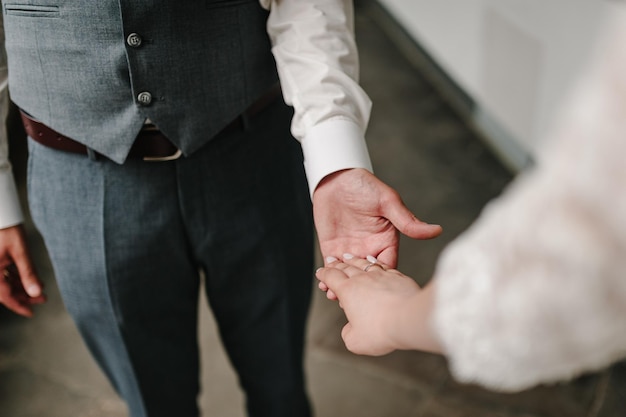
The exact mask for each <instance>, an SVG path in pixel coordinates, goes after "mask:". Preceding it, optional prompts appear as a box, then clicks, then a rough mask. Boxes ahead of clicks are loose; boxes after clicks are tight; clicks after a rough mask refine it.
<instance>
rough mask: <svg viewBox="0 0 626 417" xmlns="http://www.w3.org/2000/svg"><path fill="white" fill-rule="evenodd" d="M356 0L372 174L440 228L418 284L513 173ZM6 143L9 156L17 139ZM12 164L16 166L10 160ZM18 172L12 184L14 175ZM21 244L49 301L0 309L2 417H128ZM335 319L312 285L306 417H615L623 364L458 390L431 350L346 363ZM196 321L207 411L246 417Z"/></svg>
mask: <svg viewBox="0 0 626 417" xmlns="http://www.w3.org/2000/svg"><path fill="white" fill-rule="evenodd" d="M358 4H359V7H358V8H357V34H358V41H359V44H360V49H361V61H362V84H363V87H364V88H365V90H366V91H367V92H368V93H369V94H370V96H371V97H372V99H373V101H374V103H375V104H374V110H373V114H372V121H371V124H370V129H369V132H368V142H369V146H370V151H371V154H372V158H373V162H374V166H375V170H376V173H377V175H378V176H379V177H380V178H381V179H383V180H384V181H386V182H387V183H389V184H390V185H392V186H393V187H395V188H396V189H397V190H398V191H399V192H400V193H401V194H402V195H403V197H404V199H405V202H406V203H407V205H408V206H409V207H410V208H411V209H412V210H414V212H415V213H416V214H417V215H418V217H420V218H422V219H424V220H426V221H429V222H434V223H440V224H442V225H443V226H444V228H445V233H444V235H443V236H442V237H440V238H438V239H436V240H433V241H427V242H414V241H408V240H404V241H403V246H402V249H401V254H400V256H401V260H400V269H401V270H403V271H404V272H406V273H408V274H409V275H411V276H413V277H415V278H416V279H417V280H418V281H419V282H422V283H423V282H425V281H427V280H428V279H429V277H430V275H431V273H432V270H433V267H434V263H435V260H436V256H437V254H438V253H439V252H440V251H441V249H442V248H443V247H444V246H445V244H446V243H447V242H449V241H450V240H452V239H453V238H454V237H455V236H456V235H458V233H460V232H461V231H462V230H463V229H465V228H466V227H467V226H468V225H469V224H470V223H471V221H472V220H473V219H474V218H475V217H476V215H477V214H478V213H479V212H480V210H481V208H482V207H483V206H484V204H485V203H486V202H487V201H488V200H489V199H491V198H493V197H494V196H496V195H497V194H498V193H499V192H500V191H501V190H502V188H503V187H504V186H505V185H506V184H507V183H508V182H509V181H510V179H511V175H510V174H509V173H508V172H507V171H506V170H505V169H504V168H503V167H502V166H501V165H500V164H499V163H498V161H497V160H495V158H494V157H493V156H492V154H491V153H490V152H489V150H488V149H486V148H485V146H484V145H483V144H482V143H481V141H480V140H479V139H478V137H477V135H476V134H475V133H474V132H473V131H472V130H471V129H469V128H468V127H467V125H466V124H465V123H464V122H463V121H462V120H461V119H460V118H459V117H458V116H457V115H456V114H455V113H454V112H453V111H452V110H451V108H450V106H449V105H448V104H447V103H446V102H445V101H444V100H443V99H442V98H441V96H440V94H438V92H437V91H436V90H435V89H434V88H433V87H432V86H431V84H429V83H428V82H427V81H426V80H425V79H424V78H423V76H422V75H421V74H420V73H419V72H417V71H416V69H415V68H414V67H412V66H411V65H410V64H409V63H408V61H407V60H406V59H405V57H404V56H403V55H402V54H401V53H400V52H399V51H398V49H397V48H396V47H395V44H394V43H392V42H391V41H390V40H389V38H388V37H387V36H386V34H385V32H384V31H382V30H381V28H380V27H379V26H378V24H377V22H379V20H378V12H377V11H376V10H375V9H372V8H370V7H367V3H365V5H362V2H359V3H358ZM14 148H15V149H14V151H15V152H16V153H19V149H18V148H19V145H14ZM15 159H16V166H17V167H18V168H21V167H23V159H21V158H20V156H19V154H18V156H17V157H16V158H15ZM20 172H22V170H21V169H20ZM19 178H20V182H21V184H22V189H23V174H20V176H19ZM29 237H30V240H31V241H32V252H33V256H34V257H35V259H36V263H37V266H38V270H39V272H40V275H41V276H42V278H43V279H44V280H45V282H46V288H47V294H48V296H49V302H48V303H47V304H46V305H45V306H42V307H39V308H38V309H37V314H36V317H35V318H33V319H30V320H26V319H23V318H19V317H17V316H15V315H12V314H10V313H8V312H6V311H0V417H70V416H71V417H105V416H106V417H122V416H126V415H127V414H126V411H125V407H124V405H123V403H122V402H121V401H120V400H119V399H118V398H117V397H116V395H115V393H114V392H113V391H112V389H111V387H110V386H109V385H108V383H107V381H106V380H105V379H104V377H103V376H102V374H101V373H100V371H99V370H98V369H97V367H96V366H95V364H94V362H93V361H92V359H91V358H90V356H89V354H88V353H87V351H86V349H85V347H84V346H83V344H82V342H81V341H80V339H79V336H78V334H77V332H76V330H75V329H74V326H73V324H72V322H71V320H70V318H69V317H68V315H67V314H66V312H65V310H64V307H63V305H62V303H61V301H60V298H59V294H58V291H57V288H56V287H55V284H54V279H53V276H52V271H51V269H50V266H49V263H48V260H47V258H46V255H45V250H44V248H43V245H42V243H41V240H40V239H39V236H38V235H37V234H36V232H35V231H33V229H32V227H30V226H29ZM205 305H206V304H203V306H205ZM344 322H345V320H344V317H343V315H342V313H341V311H340V310H339V309H338V307H337V306H336V304H335V303H333V302H330V301H328V300H326V299H325V297H324V295H323V294H322V293H321V292H319V291H316V296H315V298H314V302H313V307H312V311H311V319H310V326H309V331H308V345H307V346H308V347H307V349H308V350H307V353H308V354H307V361H306V366H307V370H308V381H309V388H310V393H311V398H312V401H313V403H314V407H315V410H316V416H317V417H346V416H359V417H386V416H389V417H409V416H421V417H461V416H463V417H495V416H499V417H509V416H511V417H512V416H518V417H522V416H523V417H570V416H571V417H578V416H580V417H583V416H585V417H587V416H588V417H593V416H623V415H626V400H625V397H624V394H623V392H624V391H625V390H626V367H625V366H624V365H623V364H618V365H616V366H614V367H612V368H611V369H608V370H606V371H604V372H601V373H597V374H592V375H587V376H584V377H582V378H579V379H577V380H575V381H573V382H570V383H566V384H560V385H556V386H550V387H538V388H535V389H532V390H529V391H525V392H522V393H519V394H508V395H503V394H497V393H492V392H488V391H485V390H482V389H480V388H477V387H474V386H466V385H460V384H457V383H456V382H454V380H453V379H452V378H451V377H450V375H449V374H448V371H447V368H446V363H445V360H444V359H442V358H441V357H438V356H434V355H429V354H422V353H418V352H396V353H394V354H391V355H388V356H385V357H381V358H369V357H358V356H354V355H352V354H350V353H349V352H347V351H346V350H345V348H344V347H343V344H342V342H341V339H340V335H339V332H340V329H341V327H342V326H343V324H344ZM200 327H201V344H202V349H203V356H202V358H203V364H202V372H203V387H204V391H203V394H202V396H201V398H200V402H201V404H202V408H203V410H204V415H205V416H219V417H243V416H244V412H243V406H242V403H243V398H242V395H241V393H240V391H239V389H238V386H237V382H236V378H235V376H234V374H233V372H232V370H231V368H230V366H229V364H228V362H227V360H226V358H225V355H224V352H223V350H222V348H221V346H220V343H219V340H218V338H217V334H216V328H215V324H214V322H213V319H212V317H211V314H210V313H209V311H208V310H207V309H206V307H203V309H202V312H201V326H200Z"/></svg>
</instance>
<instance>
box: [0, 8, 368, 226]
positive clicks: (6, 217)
mask: <svg viewBox="0 0 626 417" xmlns="http://www.w3.org/2000/svg"><path fill="white" fill-rule="evenodd" d="M260 4H261V6H262V7H264V8H265V9H267V10H269V11H270V17H269V20H268V25H267V31H268V33H269V35H270V38H271V40H272V45H273V48H272V51H273V53H274V57H275V59H276V63H277V67H278V73H279V77H280V80H281V84H282V88H283V96H284V99H285V101H286V102H287V104H289V105H292V106H293V107H294V110H295V115H294V118H293V122H292V129H291V130H292V133H293V135H294V136H295V137H296V139H298V140H299V141H300V143H301V144H302V150H303V153H304V166H305V170H306V174H307V179H308V182H309V191H310V193H311V195H312V194H313V191H314V190H315V188H316V187H317V185H318V184H319V182H320V180H321V179H322V178H324V177H325V176H326V175H328V174H330V173H333V172H336V171H339V170H342V169H347V168H365V169H367V170H370V171H371V170H372V166H371V162H370V159H369V154H368V152H367V146H366V144H365V139H364V135H365V129H366V127H367V123H368V120H369V114H370V108H371V102H370V100H369V98H368V97H367V95H366V94H365V92H364V91H363V90H362V89H361V88H360V87H359V85H358V75H359V61H358V54H357V50H356V45H355V40H354V21H353V10H352V7H353V5H352V0H260ZM1 29H2V31H1V32H2V35H1V36H2V39H1V41H2V42H1V44H2V51H1V54H0V55H1V57H0V117H2V120H5V119H6V113H7V109H8V84H7V66H6V53H5V51H4V30H3V28H1ZM22 221H23V216H22V211H21V209H20V205H19V201H18V197H17V191H16V187H15V181H14V179H13V174H12V170H11V165H10V163H9V160H8V146H7V134H6V127H5V126H4V124H3V125H2V128H1V129H0V228H3V227H9V226H12V225H15V224H18V223H21V222H22Z"/></svg>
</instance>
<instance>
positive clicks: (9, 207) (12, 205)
mask: <svg viewBox="0 0 626 417" xmlns="http://www.w3.org/2000/svg"><path fill="white" fill-rule="evenodd" d="M0 196H2V199H0V229H4V228H6V227H10V226H15V225H16V224H20V223H22V222H23V221H24V215H23V214H22V208H21V206H20V200H19V196H18V194H17V187H16V186H15V180H14V179H13V172H11V171H10V170H9V171H5V172H2V171H0Z"/></svg>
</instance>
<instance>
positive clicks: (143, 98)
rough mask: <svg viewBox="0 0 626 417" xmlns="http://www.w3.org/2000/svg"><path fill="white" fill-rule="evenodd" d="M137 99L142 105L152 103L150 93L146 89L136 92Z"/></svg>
mask: <svg viewBox="0 0 626 417" xmlns="http://www.w3.org/2000/svg"><path fill="white" fill-rule="evenodd" d="M137 101H138V102H139V104H141V105H142V106H149V105H150V103H152V94H150V93H149V92H147V91H142V92H141V93H139V94H137Z"/></svg>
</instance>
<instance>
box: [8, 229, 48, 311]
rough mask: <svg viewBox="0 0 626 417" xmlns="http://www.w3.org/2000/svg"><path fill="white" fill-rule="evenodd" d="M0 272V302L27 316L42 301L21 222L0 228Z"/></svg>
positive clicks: (43, 297) (40, 289) (43, 300)
mask: <svg viewBox="0 0 626 417" xmlns="http://www.w3.org/2000/svg"><path fill="white" fill-rule="evenodd" d="M0 274H1V275H0V303H2V304H4V305H5V306H6V307H7V308H8V309H10V310H12V311H14V312H15V313H17V314H20V315H22V316H26V317H31V316H32V315H33V308H32V306H33V305H35V304H41V303H43V302H45V301H46V298H45V296H44V295H43V291H42V284H41V282H40V281H39V279H38V278H37V274H36V273H35V269H34V268H33V265H32V262H31V260H30V256H29V254H28V247H27V244H26V237H25V233H24V228H23V226H21V225H18V226H12V227H7V228H5V229H0Z"/></svg>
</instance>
